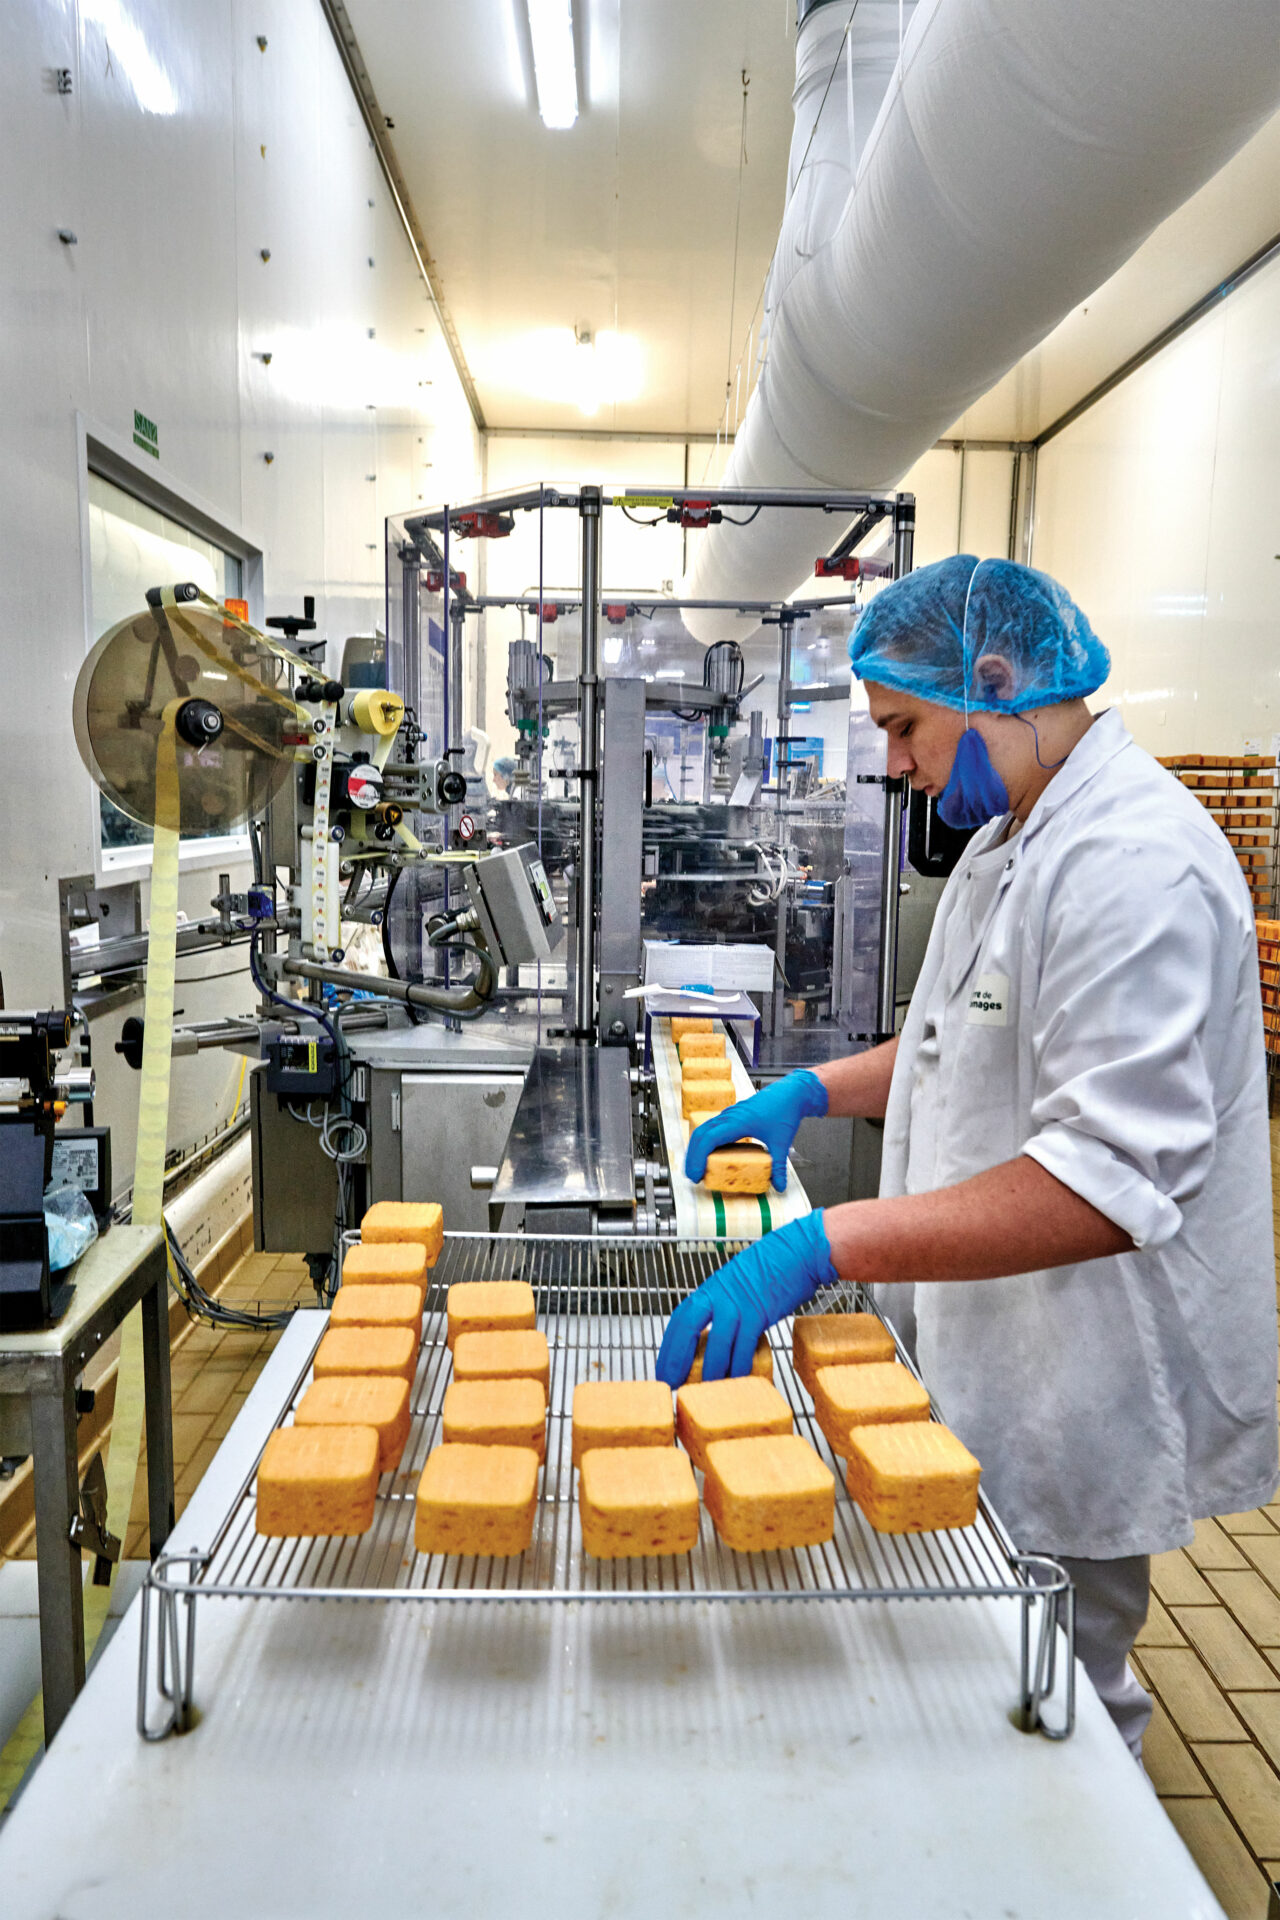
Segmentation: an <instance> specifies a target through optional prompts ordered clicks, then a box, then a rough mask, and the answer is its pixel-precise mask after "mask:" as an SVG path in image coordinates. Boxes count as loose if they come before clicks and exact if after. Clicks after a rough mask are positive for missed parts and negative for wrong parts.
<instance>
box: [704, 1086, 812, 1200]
mask: <svg viewBox="0 0 1280 1920" xmlns="http://www.w3.org/2000/svg"><path fill="white" fill-rule="evenodd" d="M826 1110H827V1090H826V1088H825V1087H824V1086H823V1084H822V1082H821V1080H819V1078H818V1076H817V1074H816V1073H810V1072H809V1070H808V1068H807V1067H804V1068H802V1069H801V1070H800V1072H799V1073H789V1074H788V1075H787V1076H786V1078H785V1079H784V1080H774V1081H772V1082H771V1083H770V1084H769V1085H768V1086H767V1087H763V1088H761V1090H760V1092H759V1093H753V1094H752V1096H751V1098H750V1099H749V1100H739V1102H738V1104H737V1106H736V1107H726V1108H725V1110H724V1112H723V1113H716V1114H713V1115H712V1117H711V1119H710V1120H704V1121H703V1123H702V1125H701V1126H700V1127H695V1128H694V1130H693V1132H692V1133H691V1134H690V1136H689V1145H688V1147H687V1149H686V1151H685V1156H684V1171H685V1178H686V1179H688V1180H692V1181H693V1182H694V1183H695V1184H696V1183H697V1182H698V1181H699V1180H701V1178H702V1176H703V1174H704V1173H705V1172H706V1170H707V1156H708V1154H710V1153H711V1152H712V1151H713V1150H714V1149H715V1148H716V1147H727V1146H729V1145H731V1144H732V1142H733V1141H735V1140H759V1141H761V1142H762V1144H763V1145H764V1146H766V1147H767V1148H768V1149H769V1155H770V1158H771V1159H772V1161H773V1184H774V1186H775V1187H776V1188H777V1190H778V1192H779V1193H782V1192H783V1191H784V1190H785V1188H786V1184H787V1155H788V1154H789V1153H790V1151H791V1142H792V1141H793V1140H794V1139H795V1137H796V1134H797V1133H798V1132H799V1130H800V1122H801V1121H802V1120H807V1119H809V1118H810V1117H811V1116H814V1115H819V1114H824V1113H825V1112H826Z"/></svg>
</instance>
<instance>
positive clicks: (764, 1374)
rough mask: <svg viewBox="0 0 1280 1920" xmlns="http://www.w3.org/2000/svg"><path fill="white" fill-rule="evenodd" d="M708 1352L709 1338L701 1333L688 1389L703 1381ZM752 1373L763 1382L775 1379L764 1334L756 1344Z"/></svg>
mask: <svg viewBox="0 0 1280 1920" xmlns="http://www.w3.org/2000/svg"><path fill="white" fill-rule="evenodd" d="M706 1351H707V1336H706V1334H705V1333H700V1334H699V1335H698V1346H697V1351H696V1352H695V1354H694V1356H693V1365H692V1366H691V1367H690V1369H689V1372H688V1376H687V1378H686V1380H685V1385H686V1387H691V1386H693V1384H694V1383H695V1381H698V1380H701V1378H702V1362H703V1359H704V1357H705V1355H706ZM751 1371H752V1373H754V1374H755V1375H756V1376H757V1378H759V1379H761V1380H772V1378H773V1354H772V1352H771V1351H770V1348H769V1341H768V1338H767V1336H766V1335H764V1334H761V1336H760V1339H759V1341H758V1342H757V1344H756V1350H755V1352H754V1353H753V1354H752V1356H751Z"/></svg>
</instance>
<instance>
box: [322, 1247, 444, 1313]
mask: <svg viewBox="0 0 1280 1920" xmlns="http://www.w3.org/2000/svg"><path fill="white" fill-rule="evenodd" d="M342 1284H343V1286H344V1287H350V1286H362V1287H364V1286H393V1287H416V1288H417V1289H418V1296H419V1300H420V1301H421V1300H424V1299H425V1298H426V1292H427V1250H426V1248H425V1247H424V1246H421V1245H420V1244H419V1242H418V1241H416V1240H387V1241H383V1242H375V1243H374V1244H373V1245H371V1246H370V1245H366V1244H365V1243H364V1242H363V1241H362V1242H361V1243H360V1245H359V1246H355V1247H348V1248H347V1251H346V1256H345V1258H344V1259H343V1262H342ZM419 1312H421V1307H419Z"/></svg>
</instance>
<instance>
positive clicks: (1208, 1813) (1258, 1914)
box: [1161, 1799, 1269, 1920]
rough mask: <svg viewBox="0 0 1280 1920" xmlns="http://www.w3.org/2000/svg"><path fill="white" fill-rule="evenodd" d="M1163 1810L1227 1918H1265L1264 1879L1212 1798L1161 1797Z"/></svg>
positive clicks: (1253, 1919) (1264, 1919)
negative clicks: (1183, 1798) (1162, 1798)
mask: <svg viewBox="0 0 1280 1920" xmlns="http://www.w3.org/2000/svg"><path fill="white" fill-rule="evenodd" d="M1161 1805H1162V1806H1163V1807H1164V1810H1165V1812H1166V1813H1167V1814H1168V1816H1169V1818H1170V1819H1171V1820H1172V1822H1173V1824H1174V1826H1175V1827H1176V1828H1177V1829H1178V1832H1179V1833H1180V1834H1181V1835H1182V1838H1183V1840H1184V1841H1185V1842H1186V1844H1187V1849H1188V1851H1189V1852H1190V1854H1191V1856H1192V1858H1193V1859H1194V1861H1195V1863H1196V1865H1197V1866H1198V1867H1199V1869H1200V1871H1201V1873H1202V1874H1203V1875H1204V1877H1205V1879H1206V1880H1207V1881H1208V1882H1209V1885H1210V1886H1211V1887H1212V1888H1213V1891H1214V1893H1215V1894H1216V1895H1217V1897H1218V1900H1219V1902H1220V1904H1221V1905H1222V1907H1223V1910H1224V1911H1225V1913H1226V1914H1227V1920H1267V1903H1268V1898H1269V1895H1268V1891H1267V1883H1266V1881H1265V1880H1264V1879H1263V1877H1262V1872H1261V1869H1260V1868H1259V1867H1257V1866H1256V1865H1255V1864H1254V1861H1253V1859H1252V1858H1251V1856H1250V1854H1249V1850H1248V1848H1247V1847H1246V1846H1245V1844H1244V1841H1243V1840H1242V1839H1241V1838H1240V1836H1239V1834H1238V1833H1237V1832H1236V1830H1235V1828H1234V1827H1233V1826H1232V1824H1231V1822H1230V1821H1229V1820H1228V1818H1227V1816H1226V1814H1225V1813H1224V1812H1223V1811H1222V1808H1221V1807H1220V1806H1219V1805H1218V1803H1217V1801H1216V1800H1189V1799H1188V1800H1181V1799H1179V1800H1164V1801H1162V1802H1161Z"/></svg>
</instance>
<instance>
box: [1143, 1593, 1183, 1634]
mask: <svg viewBox="0 0 1280 1920" xmlns="http://www.w3.org/2000/svg"><path fill="white" fill-rule="evenodd" d="M1137 1644H1138V1645H1139V1646H1140V1647H1185V1646H1186V1644H1187V1642H1186V1636H1185V1635H1184V1634H1183V1632H1182V1630H1181V1628H1180V1627H1178V1626H1177V1624H1176V1623H1175V1622H1174V1621H1173V1620H1172V1619H1171V1618H1170V1616H1169V1614H1168V1613H1167V1612H1166V1611H1165V1608H1164V1607H1163V1606H1162V1605H1161V1603H1160V1602H1159V1600H1157V1598H1156V1596H1155V1595H1154V1594H1152V1596H1151V1608H1150V1611H1149V1612H1148V1614H1147V1618H1146V1623H1145V1625H1144V1626H1143V1628H1142V1631H1141V1632H1140V1633H1139V1635H1138V1641H1137Z"/></svg>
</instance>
